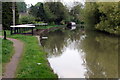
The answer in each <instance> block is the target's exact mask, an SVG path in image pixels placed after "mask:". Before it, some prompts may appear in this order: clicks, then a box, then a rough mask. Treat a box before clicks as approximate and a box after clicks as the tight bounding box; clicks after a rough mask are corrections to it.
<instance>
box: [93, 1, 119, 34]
mask: <svg viewBox="0 0 120 80" xmlns="http://www.w3.org/2000/svg"><path fill="white" fill-rule="evenodd" d="M119 4H120V2H119V3H113V2H112V3H109V2H108V3H98V5H99V8H98V9H99V11H100V13H102V14H104V15H101V16H100V22H99V23H98V24H97V25H96V27H95V28H96V29H98V30H101V31H106V32H109V33H112V34H120V33H119V32H120V8H119Z"/></svg>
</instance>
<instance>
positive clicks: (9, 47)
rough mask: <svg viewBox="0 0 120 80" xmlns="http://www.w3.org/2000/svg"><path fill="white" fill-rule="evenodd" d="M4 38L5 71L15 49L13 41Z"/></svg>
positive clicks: (3, 57)
mask: <svg viewBox="0 0 120 80" xmlns="http://www.w3.org/2000/svg"><path fill="white" fill-rule="evenodd" d="M1 40H2V64H3V65H2V67H3V72H4V66H5V64H6V63H8V62H9V61H10V58H11V57H12V55H13V53H14V49H13V42H12V41H9V40H4V39H1Z"/></svg>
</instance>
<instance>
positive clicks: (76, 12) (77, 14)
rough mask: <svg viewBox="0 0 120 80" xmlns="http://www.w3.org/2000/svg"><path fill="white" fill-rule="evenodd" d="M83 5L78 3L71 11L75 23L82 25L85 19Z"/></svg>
mask: <svg viewBox="0 0 120 80" xmlns="http://www.w3.org/2000/svg"><path fill="white" fill-rule="evenodd" d="M82 7H83V5H82V4H81V3H77V4H75V6H74V7H73V8H72V9H71V11H70V15H71V17H72V19H71V20H72V21H75V22H77V23H80V22H81V21H82V20H83V19H82V14H83V13H82V12H83V9H82Z"/></svg>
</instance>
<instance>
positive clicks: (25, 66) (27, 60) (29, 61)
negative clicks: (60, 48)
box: [11, 35, 57, 78]
mask: <svg viewBox="0 0 120 80" xmlns="http://www.w3.org/2000/svg"><path fill="white" fill-rule="evenodd" d="M11 37H12V38H15V39H19V40H21V41H23V42H24V44H25V46H24V53H23V55H22V58H21V60H20V63H19V65H18V69H17V72H16V77H17V78H57V75H56V74H54V73H53V72H52V69H51V68H50V66H49V65H48V61H47V57H46V54H47V53H45V52H44V51H43V49H42V47H41V46H39V45H38V40H37V38H36V37H34V36H24V35H13V36H11ZM37 63H41V64H40V65H38V64H37Z"/></svg>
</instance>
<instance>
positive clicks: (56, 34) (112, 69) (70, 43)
mask: <svg viewBox="0 0 120 80" xmlns="http://www.w3.org/2000/svg"><path fill="white" fill-rule="evenodd" d="M46 36H48V39H47V40H42V41H41V44H42V45H43V47H44V49H45V50H46V51H47V52H48V53H49V54H48V56H49V57H53V56H54V57H55V56H56V57H57V56H60V55H62V54H63V52H64V51H65V50H66V49H67V47H70V49H74V50H76V49H77V51H78V52H79V53H80V56H81V54H82V55H83V56H82V58H83V60H84V64H83V65H84V66H85V67H86V69H87V72H86V73H85V77H86V78H117V77H118V38H117V37H114V36H109V35H105V34H102V33H99V32H95V31H84V30H81V29H76V30H63V29H62V30H61V29H59V30H56V31H52V32H50V33H49V34H47V35H46Z"/></svg>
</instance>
